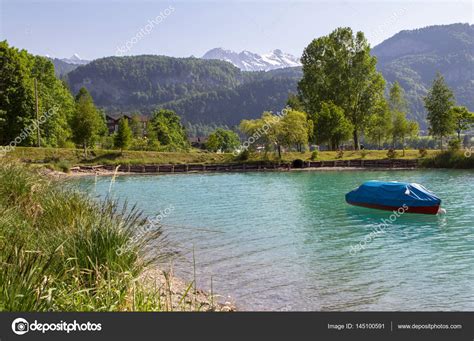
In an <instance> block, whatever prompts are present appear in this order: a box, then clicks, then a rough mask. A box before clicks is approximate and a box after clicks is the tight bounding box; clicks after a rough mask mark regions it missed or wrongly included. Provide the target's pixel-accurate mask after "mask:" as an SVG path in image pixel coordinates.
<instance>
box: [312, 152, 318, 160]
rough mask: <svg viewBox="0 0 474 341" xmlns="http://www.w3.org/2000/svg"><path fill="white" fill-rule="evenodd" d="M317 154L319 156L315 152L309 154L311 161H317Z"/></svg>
mask: <svg viewBox="0 0 474 341" xmlns="http://www.w3.org/2000/svg"><path fill="white" fill-rule="evenodd" d="M318 154H319V153H318V151H317V150H315V151H313V152H312V153H311V161H315V160H317V159H318Z"/></svg>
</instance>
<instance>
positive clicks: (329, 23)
mask: <svg viewBox="0 0 474 341" xmlns="http://www.w3.org/2000/svg"><path fill="white" fill-rule="evenodd" d="M170 6H171V7H170ZM166 9H168V10H167V12H166V13H168V15H166V13H165V12H164V11H165V10H166ZM0 13H1V14H0V39H1V40H3V39H7V40H8V42H9V43H10V44H11V45H14V46H16V47H19V48H25V49H27V50H29V51H30V52H32V53H35V54H40V55H46V54H48V55H50V56H53V57H69V56H71V55H72V54H73V53H78V54H79V55H80V56H81V57H82V58H84V59H93V58H98V57H104V56H110V55H117V53H118V52H117V51H118V50H117V49H118V48H119V47H124V46H127V49H125V50H123V49H122V51H124V52H122V53H123V54H126V55H139V54H162V55H169V56H176V57H187V56H191V55H194V56H197V57H200V56H202V55H203V54H204V53H205V52H206V51H208V50H209V49H211V48H214V47H224V48H227V49H231V50H235V51H241V50H249V51H252V52H257V53H264V52H268V51H270V50H273V49H277V48H279V49H281V50H283V51H285V52H289V53H292V54H294V55H296V56H300V55H301V53H302V51H303V49H304V47H305V46H306V45H308V43H309V42H310V41H311V40H312V39H314V38H317V37H319V36H321V35H325V34H327V33H329V32H330V31H332V30H333V29H334V28H336V27H338V26H350V27H352V28H353V29H354V30H362V31H364V32H365V33H366V36H367V38H368V39H369V42H370V43H371V44H372V45H373V46H374V45H376V44H377V43H380V42H381V41H383V40H384V39H386V38H389V37H391V36H392V35H394V34H395V33H397V32H399V31H400V30H403V29H414V28H419V27H424V26H429V25H435V24H450V23H456V22H464V23H466V22H467V23H471V24H472V23H473V7H472V2H471V1H450V2H439V1H438V2H436V1H435V2H433V1H431V2H428V1H425V2H414V1H386V2H367V1H365V2H360V1H331V2H323V1H304V2H302V1H299V2H294V1H286V2H284V1H258V2H257V1H232V2H229V1H226V2H224V1H222V2H218V1H214V2H209V1H208V2H203V1H174V2H166V1H153V2H152V1H143V0H138V1H124V0H121V1H112V0H102V1H100V0H96V1H92V0H83V1H75V0H73V1H52V0H36V1H31V0H0ZM160 13H161V17H160ZM158 18H160V19H158ZM149 20H155V24H153V26H150V25H149V26H148V28H146V27H145V26H146V25H147V24H148V23H149ZM145 29H148V32H145V33H146V34H142V35H141V36H140V37H137V36H136V35H137V33H139V32H140V30H145ZM142 32H144V31H142ZM134 37H135V38H134ZM127 42H128V44H127Z"/></svg>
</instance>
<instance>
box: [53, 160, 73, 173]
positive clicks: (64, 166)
mask: <svg viewBox="0 0 474 341" xmlns="http://www.w3.org/2000/svg"><path fill="white" fill-rule="evenodd" d="M56 167H57V168H58V169H59V170H60V171H61V172H63V173H69V172H70V171H71V163H70V162H69V161H67V160H61V161H59V162H58V163H57V164H56Z"/></svg>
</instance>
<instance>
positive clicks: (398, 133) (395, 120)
mask: <svg viewBox="0 0 474 341" xmlns="http://www.w3.org/2000/svg"><path fill="white" fill-rule="evenodd" d="M388 107H389V109H390V114H391V121H392V125H391V130H390V133H391V135H392V144H393V147H394V148H395V146H396V144H397V142H398V143H400V144H401V145H402V149H403V156H405V139H406V138H407V137H414V136H415V135H416V134H417V133H418V130H419V127H418V123H416V122H415V121H410V120H408V119H407V117H406V116H407V110H408V105H407V101H406V99H405V91H404V90H403V88H402V87H401V86H400V84H399V83H398V82H395V83H393V85H392V87H391V88H390V91H389V97H388Z"/></svg>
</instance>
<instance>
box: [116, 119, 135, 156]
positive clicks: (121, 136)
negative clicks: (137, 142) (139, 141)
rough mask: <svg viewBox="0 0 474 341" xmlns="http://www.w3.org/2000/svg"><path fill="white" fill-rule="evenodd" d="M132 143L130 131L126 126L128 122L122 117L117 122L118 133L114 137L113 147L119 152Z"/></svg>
mask: <svg viewBox="0 0 474 341" xmlns="http://www.w3.org/2000/svg"><path fill="white" fill-rule="evenodd" d="M131 141H132V130H131V129H130V127H129V125H128V120H127V119H126V118H125V117H122V118H121V119H120V121H119V126H118V131H117V133H116V134H115V136H114V146H115V148H119V149H120V152H123V150H124V149H127V148H128V146H129V145H130V142H131Z"/></svg>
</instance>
